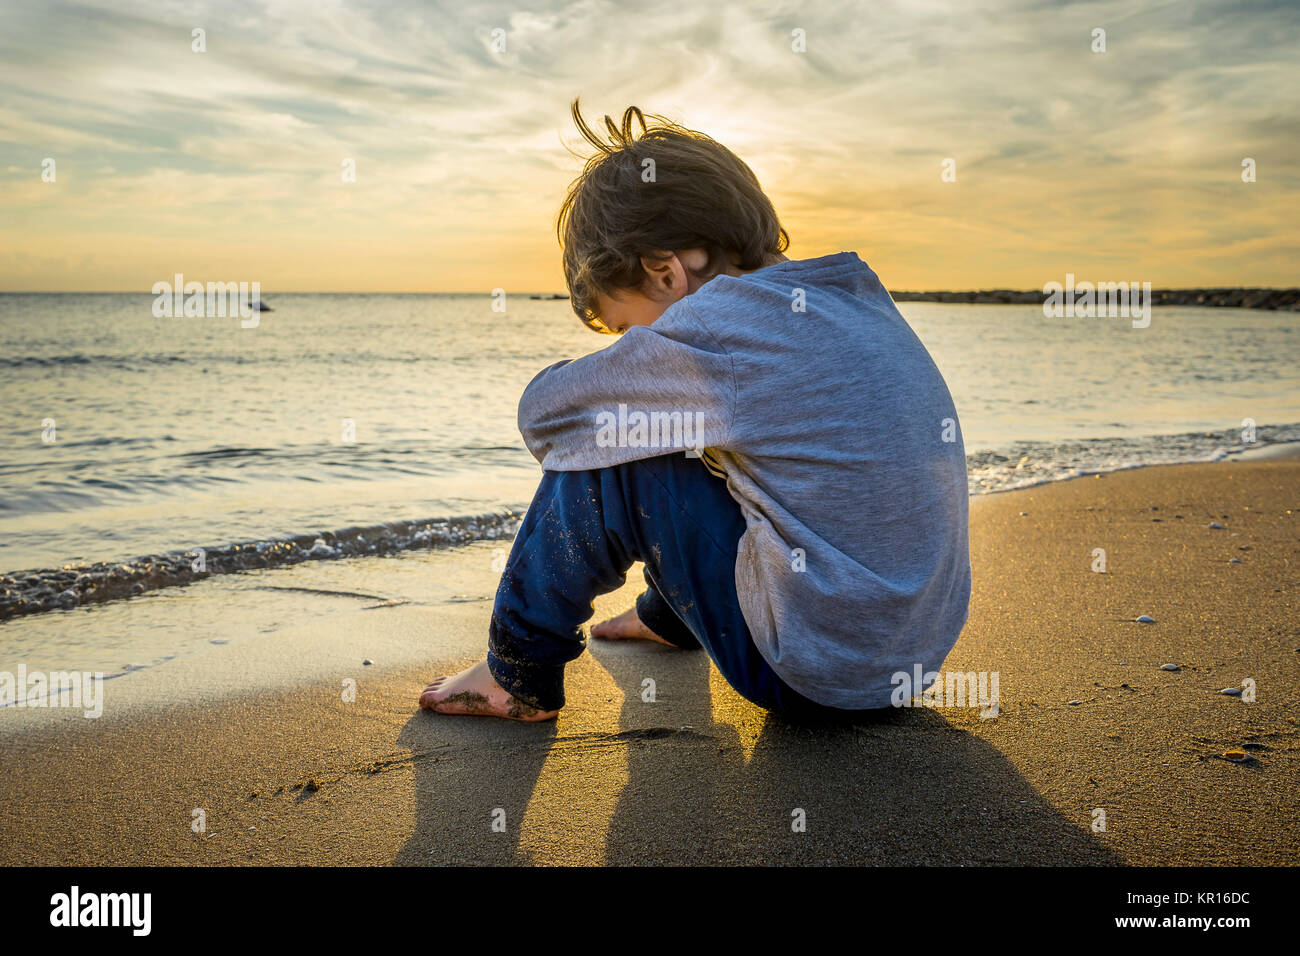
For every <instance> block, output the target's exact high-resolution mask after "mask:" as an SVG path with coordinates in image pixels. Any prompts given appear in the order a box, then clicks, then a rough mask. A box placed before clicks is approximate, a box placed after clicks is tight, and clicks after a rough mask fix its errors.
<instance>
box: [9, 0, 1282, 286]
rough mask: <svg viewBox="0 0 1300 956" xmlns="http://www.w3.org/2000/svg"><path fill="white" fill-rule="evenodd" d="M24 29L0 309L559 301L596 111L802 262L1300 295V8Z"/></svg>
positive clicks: (503, 12) (87, 8)
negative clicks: (177, 284)
mask: <svg viewBox="0 0 1300 956" xmlns="http://www.w3.org/2000/svg"><path fill="white" fill-rule="evenodd" d="M2 16H3V20H4V29H3V30H2V31H0V288H50V289H61V288H84V289H127V288H131V289H147V288H148V287H149V285H151V284H152V282H153V281H155V280H156V279H158V278H160V277H163V276H168V275H171V274H172V273H173V272H177V271H182V272H185V273H186V274H187V275H192V276H193V277H195V278H200V277H209V276H210V277H213V278H228V277H247V278H249V279H257V280H259V281H261V282H262V284H263V287H264V288H266V289H277V288H279V289H285V288H303V289H394V290H406V289H433V290H437V289H443V290H450V289H466V290H469V289H480V288H481V289H490V288H493V287H496V286H502V287H507V288H516V289H520V290H523V289H540V288H557V287H559V285H560V274H559V269H558V263H557V256H556V248H555V240H554V237H553V232H552V224H553V216H554V212H555V210H556V208H557V206H558V204H559V201H560V198H561V197H562V195H563V191H564V188H565V186H566V185H567V183H568V181H569V180H570V179H571V178H572V177H573V176H574V175H575V173H576V171H577V168H578V163H577V161H576V160H575V159H574V158H573V157H571V156H570V155H569V154H568V153H567V152H566V151H565V149H564V148H563V145H562V142H561V140H562V138H563V139H565V140H569V141H571V140H572V138H573V131H572V130H571V129H570V128H569V124H568V116H567V107H568V103H569V101H570V100H571V99H572V98H573V97H574V96H575V95H578V94H581V95H582V97H583V100H584V103H586V104H587V105H588V107H589V108H590V110H591V111H593V112H618V111H621V109H622V108H623V107H624V106H626V105H628V104H630V103H636V104H637V105H640V106H642V107H643V108H645V109H647V110H648V111H654V112H661V113H665V114H667V115H670V116H672V117H673V118H675V119H678V120H681V121H683V122H685V123H686V124H687V125H690V126H693V127H695V128H697V129H703V130H705V131H707V132H709V133H710V134H712V135H714V136H715V137H717V138H718V139H719V140H721V141H722V142H724V143H726V144H727V145H729V146H730V147H731V148H732V149H734V150H735V151H736V152H737V153H739V154H740V155H741V156H742V157H744V158H745V159H746V161H747V162H749V163H750V165H751V166H753V167H754V169H755V171H756V172H757V173H758V174H759V177H760V179H761V180H762V181H763V182H764V184H765V186H766V187H767V188H768V191H769V192H770V193H771V194H772V196H773V198H774V200H775V202H776V203H777V207H778V210H779V211H780V212H781V214H782V217H783V219H784V220H785V222H786V225H787V227H788V228H789V230H790V232H791V234H792V237H793V239H794V248H793V250H792V253H793V254H794V255H800V256H802V255H817V254H822V253H825V252H829V251H837V250H839V249H844V248H852V249H857V250H859V251H860V252H862V254H863V256H864V258H866V259H868V261H870V262H871V263H872V264H873V265H874V266H875V267H876V268H877V269H878V270H879V271H880V272H881V274H882V276H884V278H885V279H886V281H887V282H889V283H890V284H891V285H893V286H895V287H898V288H920V287H927V288H935V287H972V286H985V287H987V286H994V285H1001V286H1021V287H1030V286H1035V285H1041V284H1042V282H1043V281H1045V280H1046V279H1048V278H1054V277H1058V276H1059V275H1060V274H1062V273H1064V272H1065V271H1067V270H1069V271H1075V272H1079V273H1083V272H1087V271H1089V270H1094V271H1095V272H1096V273H1097V274H1098V275H1099V276H1103V275H1109V274H1112V273H1115V274H1119V273H1122V275H1123V276H1124V277H1141V278H1143V279H1149V280H1151V281H1153V282H1156V283H1157V284H1163V285H1202V284H1274V285H1282V284H1293V283H1294V282H1295V275H1294V263H1295V261H1296V252H1297V245H1300V240H1297V239H1296V238H1295V234H1294V229H1293V227H1292V224H1291V218H1292V217H1291V216H1290V215H1289V214H1288V213H1287V209H1288V208H1290V209H1294V208H1296V207H1297V206H1298V205H1300V203H1297V199H1298V198H1300V175H1297V171H1296V167H1295V163H1296V158H1297V156H1300V149H1298V148H1297V147H1298V146H1300V120H1298V119H1297V117H1296V115H1295V109H1294V104H1295V103H1296V102H1300V88H1298V87H1300V80H1298V79H1297V72H1296V70H1295V68H1294V63H1295V62H1296V59H1297V54H1300V23H1298V22H1297V18H1296V17H1295V16H1294V8H1293V7H1291V6H1290V5H1289V4H1288V3H1283V2H1276V3H1268V2H1257V3H1244V4H1243V3H1227V2H1220V3H1209V2H1198V0H1184V2H1177V3H1150V4H1134V3H1131V2H1119V0H1116V2H1105V3H1063V2H1062V3H1053V2H1029V0H1006V2H1003V3H999V4H979V5H977V4H967V3H962V2H957V0H954V2H936V0H906V2H902V0H898V2H872V3H857V4H847V3H845V4H816V5H807V4H802V3H709V4H699V3H696V2H693V0H684V2H661V3H655V4H643V3H639V2H637V3H617V2H612V0H574V2H568V3H565V2H552V3H544V2H539V3H537V4H534V5H532V6H531V7H530V8H529V9H527V10H525V9H521V8H519V7H518V6H516V5H512V4H508V3H493V2H478V3H475V2H468V3H437V4H428V3H415V2H411V0H395V2H373V3H339V2H333V3H331V2H325V3H321V2H311V3H307V2H275V0H264V2H252V0H236V2H228V0H200V2H173V3H164V4H148V5H145V4H130V3H126V4H124V3H121V2H117V0H114V2H104V3H98V2H88V3H75V4H74V3H59V2H53V3H45V4H32V5H22V6H20V5H17V4H14V5H10V7H9V9H8V10H7V11H6V12H5V13H4V14H3V15H2ZM196 28H201V29H203V30H204V31H206V52H203V53H195V52H193V51H192V50H191V34H192V31H193V30H194V29H196ZM1094 28H1102V29H1105V30H1106V31H1107V35H1106V42H1107V50H1106V52H1105V53H1102V54H1099V53H1094V52H1093V51H1092V50H1091V48H1090V47H1091V43H1092V39H1091V36H1092V31H1093V29H1094ZM496 29H500V30H504V31H505V32H504V36H505V50H504V51H495V50H494V49H493V31H494V30H496ZM794 30H801V31H803V32H804V35H805V36H806V42H807V50H806V52H795V51H794V50H793V49H792V47H791V43H792V31H794ZM1247 156H1249V157H1252V158H1254V159H1255V160H1256V161H1257V163H1258V170H1259V172H1258V182H1256V183H1253V184H1249V185H1247V184H1243V183H1242V182H1241V180H1240V163H1241V161H1242V159H1243V158H1244V157H1247ZM47 157H49V158H53V159H54V160H55V161H56V163H57V181H56V182H54V183H45V182H42V181H41V178H40V173H41V163H42V160H44V159H45V158H47ZM948 157H951V158H953V159H954V160H955V162H956V169H957V181H956V182H955V183H945V182H942V181H941V180H940V163H941V162H942V161H943V160H944V159H945V158H948ZM347 159H351V160H354V161H355V164H356V170H357V181H356V182H355V183H345V182H344V181H343V179H342V176H341V166H342V163H343V161H344V160H347Z"/></svg>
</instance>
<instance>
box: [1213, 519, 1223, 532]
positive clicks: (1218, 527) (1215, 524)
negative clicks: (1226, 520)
mask: <svg viewBox="0 0 1300 956" xmlns="http://www.w3.org/2000/svg"><path fill="white" fill-rule="evenodd" d="M1210 527H1211V528H1212V529H1213V530H1215V531H1222V530H1223V525H1221V524H1219V522H1217V521H1211V522H1210Z"/></svg>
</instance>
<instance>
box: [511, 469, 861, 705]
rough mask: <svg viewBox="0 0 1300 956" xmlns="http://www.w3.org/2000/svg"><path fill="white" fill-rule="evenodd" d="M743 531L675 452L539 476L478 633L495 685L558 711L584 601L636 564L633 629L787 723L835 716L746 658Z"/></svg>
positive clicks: (704, 473) (714, 486)
mask: <svg viewBox="0 0 1300 956" xmlns="http://www.w3.org/2000/svg"><path fill="white" fill-rule="evenodd" d="M744 531H745V519H744V516H743V515H742V514H741V511H740V506H739V505H737V504H736V502H735V500H734V499H733V498H732V497H731V493H730V492H728V491H727V486H726V482H724V481H723V480H722V479H720V478H717V477H715V476H714V475H711V474H710V473H709V471H708V469H706V468H705V467H704V464H703V462H701V461H700V460H699V459H697V458H687V457H686V456H685V455H683V454H681V453H677V454H673V455H665V456H662V457H659V458H649V459H643V460H641V461H634V462H629V463H628V464H624V465H616V466H614V467H611V468H602V469H599V470H595V471H548V472H545V473H544V475H543V477H542V483H541V486H540V487H539V488H538V489H537V495H536V497H534V499H533V503H532V505H531V506H530V507H529V509H528V514H527V515H525V516H524V520H523V524H522V526H521V527H520V529H519V535H518V537H517V538H516V539H515V544H514V547H513V549H512V550H511V552H510V558H509V561H508V563H507V564H506V569H505V573H504V574H503V575H502V577H501V585H500V587H499V588H498V589H497V597H496V604H495V605H494V607H493V611H492V623H491V626H490V629H489V637H490V643H489V649H488V658H487V660H488V668H489V669H490V670H491V671H492V676H493V677H494V678H495V679H496V681H497V683H498V684H500V685H501V686H502V687H503V688H505V689H506V690H507V691H509V692H510V693H511V694H513V695H514V696H515V697H516V698H517V699H519V700H521V701H523V702H524V703H527V704H531V705H532V706H534V707H538V708H540V709H542V710H558V709H559V708H560V707H562V706H563V705H564V665H565V664H567V663H568V662H569V661H571V660H573V659H574V658H575V657H577V656H578V655H579V654H581V653H582V651H583V648H584V647H585V646H586V642H585V641H584V640H583V636H582V630H581V625H582V624H583V623H584V622H585V621H586V620H587V619H588V618H590V617H591V614H592V606H591V602H592V600H593V599H594V598H595V597H596V596H597V595H599V594H605V593H607V592H609V591H613V590H616V589H617V588H619V587H621V586H622V585H623V583H624V581H625V580H626V575H627V571H628V569H629V568H630V567H631V566H632V563H633V562H634V561H643V562H645V578H646V584H647V590H646V592H645V593H644V594H642V595H641V597H640V598H639V599H638V600H637V613H638V615H639V616H640V618H641V620H642V622H643V623H644V624H645V625H646V626H647V627H649V628H650V629H651V630H652V631H654V632H655V633H656V634H658V635H659V636H661V637H663V638H664V639H665V640H667V641H670V642H672V643H674V644H677V645H679V646H681V647H692V648H694V647H699V648H703V649H704V651H705V653H707V654H708V655H709V657H710V658H711V659H712V660H713V663H714V664H716V665H717V668H718V670H719V671H720V672H721V673H722V676H723V677H725V678H726V680H727V683H729V684H730V685H731V686H732V687H734V688H735V689H736V690H737V691H738V692H739V693H740V694H741V696H743V697H745V698H747V699H748V700H750V701H753V702H754V703H755V704H758V705H759V706H760V707H764V708H767V709H768V710H775V711H779V712H781V713H784V714H788V715H790V716H799V717H804V716H808V717H826V716H832V715H834V716H842V715H845V714H849V713H851V712H849V711H843V710H836V709H834V708H830V707H824V706H822V705H820V704H817V703H815V702H813V701H811V700H809V699H808V698H806V697H803V696H802V695H800V694H799V693H797V692H796V691H794V690H792V689H791V688H790V687H789V686H787V685H786V684H785V682H784V681H782V680H781V678H780V677H778V676H777V674H776V672H775V671H773V670H772V668H771V666H769V665H768V663H767V661H765V660H764V659H763V657H762V656H761V655H760V654H759V653H758V650H757V648H755V646H754V642H753V641H752V640H751V639H750V636H749V628H748V626H747V625H746V624H745V619H744V616H743V615H742V614H741V611H740V602H739V600H738V599H737V596H736V547H737V544H738V543H739V541H740V537H741V535H742V534H743V533H744Z"/></svg>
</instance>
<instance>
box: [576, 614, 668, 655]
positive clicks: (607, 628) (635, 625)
mask: <svg viewBox="0 0 1300 956" xmlns="http://www.w3.org/2000/svg"><path fill="white" fill-rule="evenodd" d="M591 636H592V637H603V638H605V639H606V640H608V641H619V640H627V639H634V640H642V641H654V642H655V643H656V644H666V645H668V646H669V647H676V646H677V645H676V644H674V643H673V642H672V641H665V640H664V639H663V638H662V637H660V636H659V635H658V634H656V633H655V632H654V631H652V630H650V628H648V627H646V626H645V625H644V624H642V623H641V618H639V617H637V616H636V608H632V609H631V610H629V611H624V612H623V613H622V614H620V615H619V616H618V617H611V618H610V619H609V620H608V621H601V622H600V623H599V624H597V625H595V626H594V627H592V629H591Z"/></svg>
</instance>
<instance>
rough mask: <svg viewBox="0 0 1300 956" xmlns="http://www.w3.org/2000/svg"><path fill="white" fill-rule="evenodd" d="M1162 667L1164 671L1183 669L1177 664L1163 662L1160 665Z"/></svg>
mask: <svg viewBox="0 0 1300 956" xmlns="http://www.w3.org/2000/svg"><path fill="white" fill-rule="evenodd" d="M1160 669H1161V670H1162V671H1180V670H1182V668H1181V667H1179V666H1178V665H1177V664H1161V665H1160Z"/></svg>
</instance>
